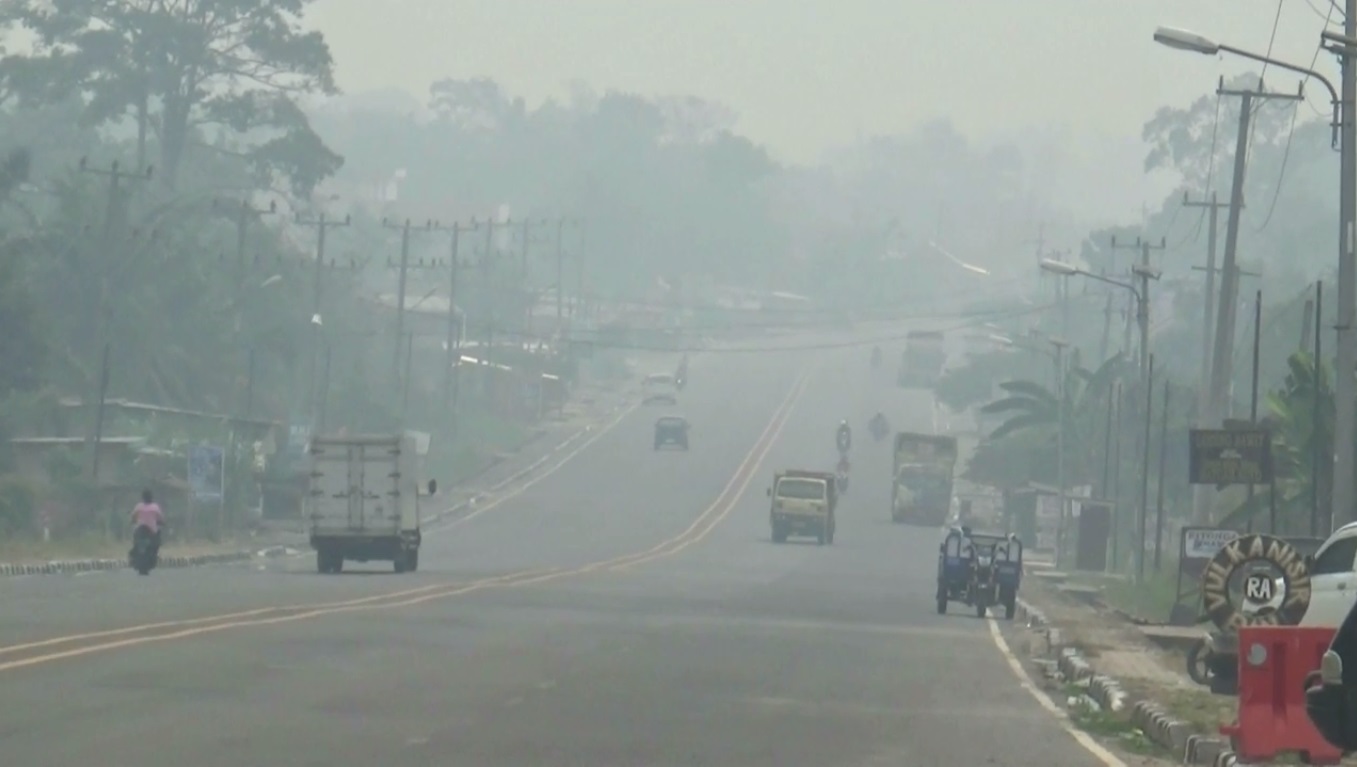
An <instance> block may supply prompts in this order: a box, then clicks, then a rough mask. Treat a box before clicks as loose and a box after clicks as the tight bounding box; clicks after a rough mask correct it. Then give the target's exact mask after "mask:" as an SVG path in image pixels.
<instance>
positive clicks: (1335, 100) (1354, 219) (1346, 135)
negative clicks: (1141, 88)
mask: <svg viewBox="0 0 1357 767" xmlns="http://www.w3.org/2000/svg"><path fill="white" fill-rule="evenodd" d="M1353 5H1354V3H1353V2H1352V0H1348V3H1347V8H1348V11H1347V13H1346V17H1347V18H1346V19H1345V21H1344V27H1343V34H1341V35H1340V34H1338V33H1335V32H1327V31H1326V32H1323V33H1321V34H1320V45H1321V46H1323V47H1324V48H1325V50H1328V51H1329V52H1331V53H1334V54H1337V56H1338V59H1339V62H1340V64H1341V65H1342V72H1343V94H1342V97H1341V98H1340V97H1339V94H1338V91H1337V90H1336V89H1335V88H1334V87H1333V83H1331V82H1330V81H1329V80H1328V78H1326V77H1324V75H1322V74H1320V73H1319V72H1316V71H1315V70H1313V69H1310V68H1309V67H1303V66H1297V65H1295V64H1290V63H1288V62H1285V61H1278V60H1277V59H1274V58H1272V57H1270V56H1264V55H1260V54H1257V53H1253V52H1252V51H1246V50H1243V49H1240V48H1235V47H1233V46H1230V45H1223V44H1221V43H1217V42H1215V41H1214V40H1211V39H1209V38H1206V37H1204V36H1202V35H1198V34H1195V33H1193V32H1188V31H1186V30H1183V29H1175V28H1173V27H1160V28H1158V29H1157V30H1155V32H1154V40H1155V42H1157V43H1159V44H1161V45H1164V46H1167V47H1169V48H1173V49H1175V50H1183V51H1189V52H1192V53H1201V54H1206V55H1215V54H1217V53H1231V54H1234V55H1236V56H1239V57H1241V58H1246V59H1250V60H1253V61H1258V62H1262V63H1265V64H1270V65H1272V66H1275V67H1277V68H1278V69H1286V70H1289V71H1291V72H1295V73H1297V74H1302V75H1305V76H1306V77H1310V78H1314V79H1315V80H1316V81H1318V82H1319V83H1320V84H1322V85H1323V86H1324V87H1325V88H1326V89H1327V90H1328V91H1329V99H1330V101H1331V103H1332V104H1333V122H1332V126H1333V132H1334V138H1335V139H1337V141H1336V142H1335V143H1337V144H1338V145H1339V149H1338V151H1339V159H1338V166H1339V172H1338V178H1339V183H1338V323H1337V328H1336V329H1337V331H1338V362H1337V367H1336V370H1337V375H1336V376H1335V378H1336V379H1337V380H1336V381H1335V382H1334V398H1335V400H1336V402H1335V403H1334V463H1335V464H1336V469H1335V472H1334V483H1333V493H1332V504H1333V505H1332V507H1331V508H1332V523H1333V525H1334V526H1335V527H1336V526H1338V525H1341V524H1343V523H1344V522H1347V521H1349V520H1351V519H1352V518H1353V514H1354V505H1353V496H1354V493H1357V485H1354V483H1353V469H1354V461H1355V460H1357V454H1355V453H1354V441H1357V400H1354V396H1357V391H1354V390H1355V389H1357V381H1354V377H1353V371H1354V369H1357V334H1355V333H1354V329H1355V328H1354V326H1357V256H1355V255H1354V252H1353V246H1354V242H1353V240H1354V239H1357V165H1354V160H1357V120H1355V119H1353V117H1352V116H1350V115H1349V114H1346V113H1347V112H1348V109H1347V106H1348V105H1351V104H1353V103H1354V102H1357V69H1355V68H1354V66H1357V13H1354V12H1353Z"/></svg>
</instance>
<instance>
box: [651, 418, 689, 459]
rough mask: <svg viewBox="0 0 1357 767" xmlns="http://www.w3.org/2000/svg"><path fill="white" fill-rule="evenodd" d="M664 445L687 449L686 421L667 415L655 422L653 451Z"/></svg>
mask: <svg viewBox="0 0 1357 767" xmlns="http://www.w3.org/2000/svg"><path fill="white" fill-rule="evenodd" d="M665 445H673V446H674V447H677V448H680V449H682V450H687V449H688V419H686V418H684V417H682V416H677V415H667V416H664V417H663V418H660V419H659V420H658V421H656V422H655V449H656V450H659V449H660V448H662V447H664V446H665Z"/></svg>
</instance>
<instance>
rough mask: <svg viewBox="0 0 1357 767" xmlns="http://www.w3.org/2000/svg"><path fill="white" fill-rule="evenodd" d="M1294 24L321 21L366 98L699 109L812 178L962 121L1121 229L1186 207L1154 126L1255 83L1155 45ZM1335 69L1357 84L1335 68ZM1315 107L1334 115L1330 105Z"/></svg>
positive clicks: (938, 19)
mask: <svg viewBox="0 0 1357 767" xmlns="http://www.w3.org/2000/svg"><path fill="white" fill-rule="evenodd" d="M1326 4H1327V0H1311V2H1310V3H1306V2H1302V0H1296V1H1295V2H1289V3H1285V4H1284V6H1285V8H1284V9H1283V11H1282V14H1281V23H1280V24H1279V25H1278V29H1277V34H1276V40H1275V42H1274V44H1273V53H1274V55H1276V56H1277V57H1278V58H1282V59H1286V60H1291V61H1299V62H1308V61H1309V60H1310V58H1311V57H1312V56H1313V55H1314V51H1315V48H1316V46H1317V45H1318V40H1319V31H1320V29H1321V28H1323V26H1324V18H1325V17H1324V7H1325V6H1326ZM1276 10H1277V3H1276V2H1274V0H1200V1H1198V2H1190V3H1184V2H1178V1H1177V0H1142V1H1141V2H1134V3H1126V2H1112V1H1111V0H1026V1H1025V2H1021V3H1016V2H1008V1H1006V0H979V1H978V2H967V3H956V2H939V1H937V0H925V1H923V2H914V3H900V2H892V0H846V1H845V2H841V3H829V2H824V1H823V0H740V1H739V2H714V1H711V0H698V1H697V2H692V1H685V0H643V1H642V2H636V1H635V0H572V1H571V2H554V1H553V0H503V1H502V2H479V1H478V0H446V1H442V0H399V2H393V3H383V4H381V5H374V4H371V3H363V2H358V1H357V0H326V2H325V3H323V4H321V5H320V6H318V7H317V9H316V11H315V23H316V25H317V26H318V27H319V28H320V29H323V30H324V31H325V33H326V35H327V37H328V38H329V39H330V42H331V45H332V46H333V47H334V49H335V53H336V55H337V58H338V59H339V61H340V62H341V63H340V66H339V69H338V76H339V81H340V84H341V85H342V86H343V87H344V88H345V90H346V91H347V92H349V93H351V94H354V93H360V92H362V91H367V90H373V89H384V88H400V89H403V90H405V91H407V92H409V93H411V94H412V95H414V96H416V97H419V98H421V99H422V98H423V96H424V94H425V93H426V91H427V88H428V84H429V83H430V82H432V81H434V80H437V79H440V78H443V77H449V76H450V77H463V78H467V77H476V76H489V77H492V78H494V79H496V80H497V81H499V82H501V83H503V84H504V85H505V87H506V88H508V89H509V90H510V91H512V92H514V93H517V94H522V95H523V96H524V97H525V98H526V99H527V100H528V102H529V103H530V104H535V103H540V102H541V101H542V100H543V99H545V98H547V97H549V96H561V95H564V94H565V93H567V89H568V84H569V83H570V81H572V80H582V81H584V82H588V83H590V84H591V85H593V86H595V87H597V88H601V89H606V88H617V89H621V90H627V91H635V92H639V93H656V94H679V93H683V94H687V93H691V94H696V95H701V96H702V97H704V98H709V99H712V100H715V101H719V102H722V103H725V104H727V105H729V106H731V107H732V108H734V109H735V110H736V111H737V112H738V113H739V115H740V122H739V128H740V130H741V132H743V133H745V134H746V135H749V136H751V137H752V138H755V139H756V140H758V141H760V142H762V143H765V144H767V145H768V146H769V147H770V148H771V149H772V150H773V151H774V153H775V155H776V156H777V157H778V158H779V159H782V160H787V161H792V162H799V163H812V162H816V161H818V160H821V159H823V158H824V155H825V152H827V151H829V150H831V149H833V148H836V147H840V146H843V145H846V144H850V143H852V142H854V141H855V140H857V139H860V138H862V137H865V136H872V135H889V134H895V133H903V132H908V131H909V130H910V129H911V128H913V127H916V126H918V125H920V124H922V123H925V122H928V121H930V120H933V119H937V118H944V117H945V118H947V119H950V120H951V121H952V122H953V124H955V125H956V126H957V127H958V128H959V129H960V130H961V131H962V133H964V134H965V135H966V136H968V137H969V138H971V139H973V140H975V141H978V142H981V143H998V142H1001V141H1005V140H1012V139H1018V140H1019V141H1020V142H1021V143H1022V144H1023V145H1024V147H1025V148H1027V149H1029V150H1036V151H1040V150H1042V149H1049V148H1050V147H1051V146H1052V145H1058V146H1059V147H1060V148H1061V150H1062V151H1060V152H1059V156H1058V157H1055V158H1052V159H1053V160H1054V162H1053V163H1052V164H1053V165H1054V167H1053V168H1052V169H1051V170H1052V171H1053V173H1052V174H1051V176H1050V177H1048V178H1046V179H1045V180H1044V182H1045V189H1043V190H1042V191H1046V192H1049V193H1051V194H1052V195H1053V197H1054V199H1055V201H1056V202H1057V203H1059V204H1062V205H1063V204H1067V203H1068V204H1071V205H1074V206H1076V207H1077V208H1078V212H1080V213H1081V214H1084V215H1087V216H1090V217H1096V218H1098V219H1100V220H1105V219H1110V218H1112V217H1115V216H1120V215H1125V214H1129V213H1132V212H1135V213H1139V211H1140V208H1141V206H1142V204H1157V203H1158V197H1159V196H1160V195H1162V194H1163V193H1164V192H1165V191H1167V189H1165V183H1166V182H1165V181H1164V180H1163V179H1146V178H1145V177H1144V173H1143V172H1142V164H1141V161H1142V159H1143V150H1142V149H1141V145H1140V126H1141V124H1142V123H1144V122H1145V121H1146V120H1147V119H1148V118H1149V117H1150V115H1152V114H1153V113H1154V111H1155V110H1156V109H1157V108H1158V107H1159V106H1161V105H1163V104H1174V105H1185V104H1186V103H1188V102H1190V101H1191V100H1192V99H1194V98H1196V97H1197V96H1199V95H1200V94H1201V93H1202V91H1203V89H1204V88H1209V87H1210V84H1211V83H1212V82H1214V81H1215V78H1216V77H1217V76H1220V75H1224V76H1227V77H1228V76H1230V75H1232V74H1234V73H1238V72H1241V71H1249V70H1250V69H1252V68H1251V67H1250V66H1249V64H1248V62H1243V61H1240V60H1238V59H1221V60H1217V61H1212V60H1210V59H1207V58H1206V57H1187V56H1183V55H1179V54H1173V53H1170V52H1168V51H1165V50H1162V49H1159V48H1157V47H1156V46H1153V45H1149V44H1147V41H1148V40H1149V38H1150V35H1151V33H1152V32H1153V30H1154V28H1155V27H1156V26H1158V25H1160V24H1168V25H1172V26H1180V27H1185V28H1188V29H1192V30H1194V31H1199V32H1202V33H1203V34H1209V35H1210V36H1212V37H1215V38H1216V39H1218V40H1222V41H1229V42H1230V43H1231V44H1233V45H1237V46H1239V47H1243V48H1248V49H1252V50H1258V51H1264V50H1267V48H1268V42H1269V39H1270V38H1271V36H1272V34H1271V33H1272V19H1273V16H1274V14H1275V13H1276ZM1334 18H1335V19H1338V15H1337V14H1335V16H1334ZM1320 63H1321V69H1323V70H1324V71H1326V72H1329V73H1331V75H1332V76H1334V77H1336V76H1337V75H1336V72H1337V66H1336V64H1335V63H1334V61H1333V59H1332V57H1330V56H1327V55H1326V56H1324V57H1321V59H1320ZM1294 81H1295V78H1293V77H1291V76H1290V75H1278V76H1276V79H1275V80H1274V81H1273V82H1272V84H1273V85H1274V86H1275V87H1277V88H1281V89H1290V88H1293V87H1294ZM1310 95H1311V97H1312V102H1313V103H1314V104H1315V105H1316V107H1318V108H1320V109H1321V110H1322V109H1323V108H1324V107H1325V104H1326V102H1327V98H1326V97H1325V96H1324V94H1323V93H1322V92H1321V90H1320V89H1319V88H1317V87H1316V88H1312V89H1311V94H1310ZM1309 116H1311V117H1313V115H1309Z"/></svg>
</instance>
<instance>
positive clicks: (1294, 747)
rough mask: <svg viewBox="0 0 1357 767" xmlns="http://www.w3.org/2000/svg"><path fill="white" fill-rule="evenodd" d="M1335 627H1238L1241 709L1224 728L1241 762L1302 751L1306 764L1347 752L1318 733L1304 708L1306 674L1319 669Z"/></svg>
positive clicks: (1338, 757)
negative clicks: (1234, 718) (1233, 721)
mask: <svg viewBox="0 0 1357 767" xmlns="http://www.w3.org/2000/svg"><path fill="white" fill-rule="evenodd" d="M1334 632H1335V629H1331V628H1321V627H1314V626H1303V627H1302V626H1243V627H1241V628H1240V629H1239V708H1238V714H1237V717H1238V718H1237V720H1236V721H1235V723H1234V724H1231V725H1224V726H1222V727H1221V728H1220V732H1221V734H1222V735H1228V736H1229V737H1230V740H1231V742H1232V744H1233V748H1234V752H1235V755H1236V756H1238V757H1239V761H1241V762H1264V761H1271V760H1273V759H1275V758H1277V756H1278V755H1279V754H1282V753H1285V752H1298V753H1300V755H1301V759H1303V760H1304V761H1305V763H1306V764H1338V763H1339V762H1340V761H1341V760H1342V758H1343V752H1342V751H1340V750H1339V749H1337V748H1335V747H1334V746H1332V745H1330V744H1329V743H1328V741H1326V740H1324V738H1323V737H1322V736H1321V735H1320V734H1319V731H1318V730H1316V729H1315V726H1314V725H1313V724H1311V723H1310V717H1309V716H1307V715H1306V713H1305V677H1306V676H1307V675H1308V674H1309V673H1310V672H1311V671H1314V670H1315V669H1317V668H1319V661H1320V658H1322V657H1323V655H1324V651H1325V650H1327V649H1329V642H1330V641H1332V640H1333V635H1334Z"/></svg>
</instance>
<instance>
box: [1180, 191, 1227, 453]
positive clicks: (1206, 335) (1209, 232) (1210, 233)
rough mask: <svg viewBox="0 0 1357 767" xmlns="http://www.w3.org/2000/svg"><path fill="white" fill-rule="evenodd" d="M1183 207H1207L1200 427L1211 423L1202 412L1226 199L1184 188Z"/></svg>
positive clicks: (1207, 395)
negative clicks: (1192, 196) (1201, 196)
mask: <svg viewBox="0 0 1357 767" xmlns="http://www.w3.org/2000/svg"><path fill="white" fill-rule="evenodd" d="M1183 207H1186V208H1205V209H1206V210H1207V216H1208V220H1207V225H1206V226H1207V229H1206V301H1205V304H1206V306H1205V316H1204V317H1203V318H1202V351H1201V372H1200V374H1199V375H1200V376H1201V378H1200V383H1199V385H1198V387H1197V396H1198V399H1197V413H1198V423H1197V425H1198V426H1200V427H1206V426H1210V424H1209V423H1207V422H1205V421H1203V420H1202V419H1201V416H1203V415H1205V413H1206V411H1207V410H1208V409H1209V408H1210V392H1211V336H1212V333H1211V328H1212V327H1213V325H1214V323H1215V320H1216V317H1215V300H1216V271H1217V269H1216V233H1217V232H1218V231H1220V225H1219V223H1218V221H1219V219H1218V216H1219V213H1220V209H1221V208H1224V207H1227V205H1226V203H1223V202H1217V201H1216V193H1215V192H1214V191H1212V192H1211V199H1210V200H1207V201H1197V202H1194V201H1192V200H1189V199H1188V196H1187V192H1183Z"/></svg>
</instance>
